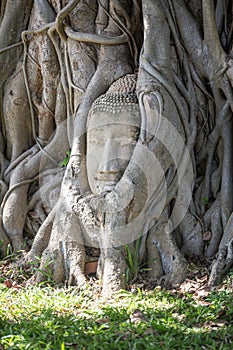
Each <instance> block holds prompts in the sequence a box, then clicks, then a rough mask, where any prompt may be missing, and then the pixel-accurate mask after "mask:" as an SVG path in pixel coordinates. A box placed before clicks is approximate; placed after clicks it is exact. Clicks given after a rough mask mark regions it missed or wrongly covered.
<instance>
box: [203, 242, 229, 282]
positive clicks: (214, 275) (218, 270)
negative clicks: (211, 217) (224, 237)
mask: <svg viewBox="0 0 233 350" xmlns="http://www.w3.org/2000/svg"><path fill="white" fill-rule="evenodd" d="M232 265H233V238H232V239H231V240H230V241H229V242H228V243H227V244H226V245H225V246H224V247H223V248H222V249H221V250H220V252H219V253H218V257H217V259H216V260H215V262H214V263H213V265H212V269H211V273H210V277H209V282H208V284H209V286H215V285H217V284H219V283H220V281H221V278H222V277H223V276H224V275H225V274H226V273H227V272H228V271H229V269H230V268H231V266H232Z"/></svg>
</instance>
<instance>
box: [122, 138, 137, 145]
mask: <svg viewBox="0 0 233 350" xmlns="http://www.w3.org/2000/svg"><path fill="white" fill-rule="evenodd" d="M120 143H121V146H131V145H136V140H134V139H121V142H120Z"/></svg>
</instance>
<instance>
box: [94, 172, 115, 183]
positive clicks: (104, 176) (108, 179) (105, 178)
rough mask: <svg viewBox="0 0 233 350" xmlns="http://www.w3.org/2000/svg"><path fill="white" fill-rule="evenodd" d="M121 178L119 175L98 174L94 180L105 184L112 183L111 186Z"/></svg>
mask: <svg viewBox="0 0 233 350" xmlns="http://www.w3.org/2000/svg"><path fill="white" fill-rule="evenodd" d="M120 178H121V174H119V173H118V174H110V173H109V174H108V173H105V174H98V175H97V176H96V177H95V179H96V180H97V181H103V182H107V183H112V184H116V183H117V182H118V181H119V180H120Z"/></svg>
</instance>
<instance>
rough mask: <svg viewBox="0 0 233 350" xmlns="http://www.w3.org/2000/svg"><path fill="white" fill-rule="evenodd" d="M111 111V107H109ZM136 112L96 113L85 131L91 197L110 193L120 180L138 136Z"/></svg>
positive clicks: (125, 110)
mask: <svg viewBox="0 0 233 350" xmlns="http://www.w3.org/2000/svg"><path fill="white" fill-rule="evenodd" d="M113 109H114V106H113ZM139 126H140V113H139V110H135V109H134V110H131V111H130V110H127V106H126V108H124V110H116V109H115V110H114V111H113V112H111V111H110V110H109V111H103V110H99V111H98V110H97V111H95V112H94V113H92V114H90V116H89V120H88V130H87V158H86V162H87V176H88V181H89V185H90V188H91V190H92V192H93V194H95V195H101V194H104V193H107V192H111V191H112V190H113V189H114V187H115V186H116V184H117V182H118V181H119V180H120V179H121V177H122V175H123V173H124V171H125V169H126V167H127V165H128V163H129V161H130V158H131V156H132V154H133V151H134V147H135V144H136V142H137V140H138V136H139Z"/></svg>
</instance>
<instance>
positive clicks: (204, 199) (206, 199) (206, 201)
mask: <svg viewBox="0 0 233 350" xmlns="http://www.w3.org/2000/svg"><path fill="white" fill-rule="evenodd" d="M202 203H203V204H204V205H207V204H208V203H209V198H207V197H204V198H202Z"/></svg>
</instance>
